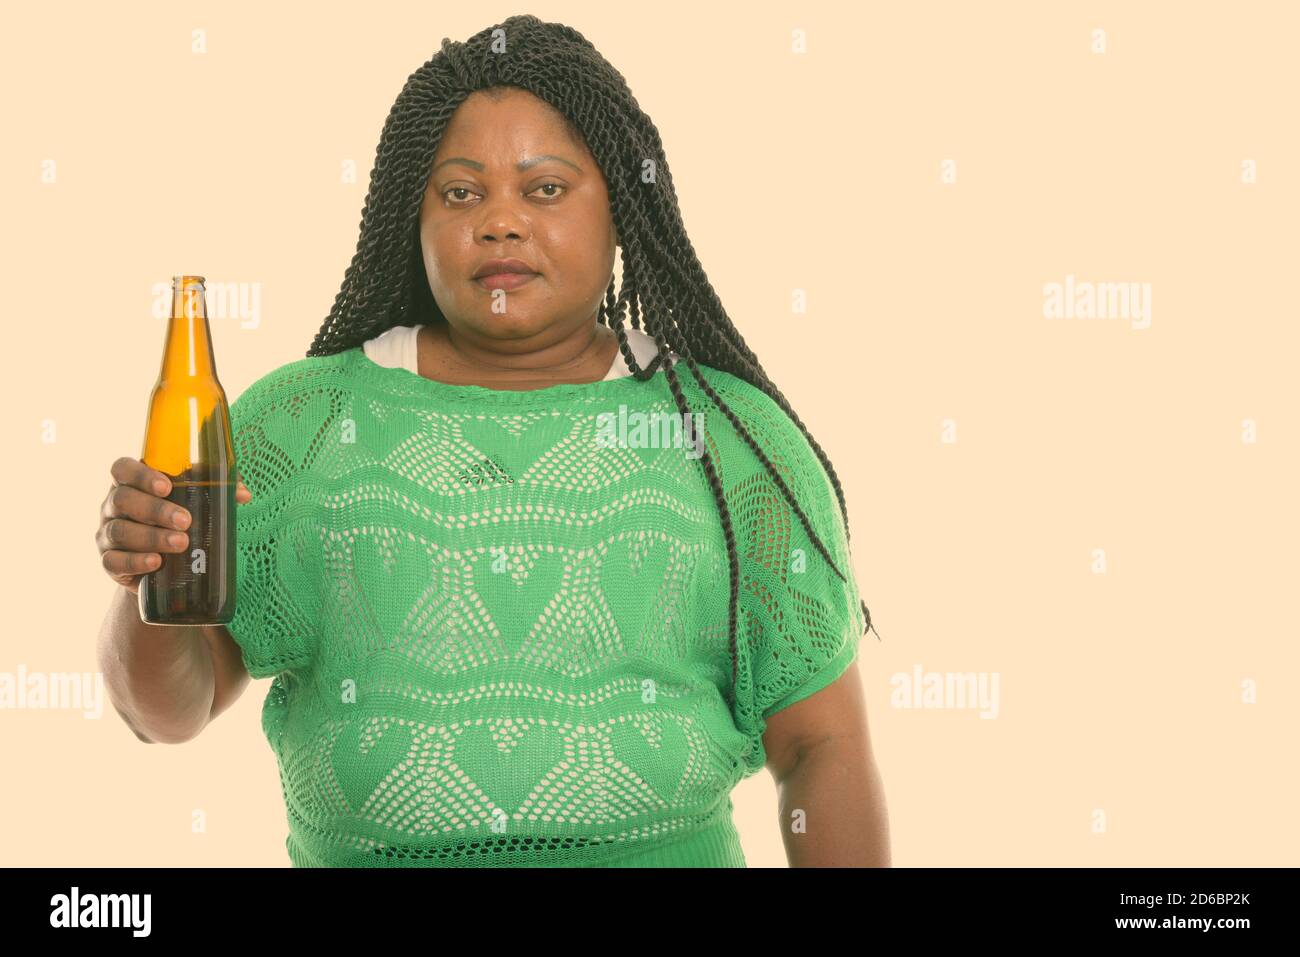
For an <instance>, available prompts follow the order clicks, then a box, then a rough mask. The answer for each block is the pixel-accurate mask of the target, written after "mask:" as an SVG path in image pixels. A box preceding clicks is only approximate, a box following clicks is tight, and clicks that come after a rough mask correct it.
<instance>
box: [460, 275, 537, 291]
mask: <svg viewBox="0 0 1300 957" xmlns="http://www.w3.org/2000/svg"><path fill="white" fill-rule="evenodd" d="M536 278H537V273H535V272H494V273H488V274H487V275H486V276H484V277H483V278H481V279H476V280H475V282H477V283H478V284H479V285H480V286H483V287H484V288H486V289H518V288H519V287H520V286H522V285H524V284H525V283H529V282H532V281H533V280H534V279H536Z"/></svg>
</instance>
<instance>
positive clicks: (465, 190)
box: [442, 186, 478, 199]
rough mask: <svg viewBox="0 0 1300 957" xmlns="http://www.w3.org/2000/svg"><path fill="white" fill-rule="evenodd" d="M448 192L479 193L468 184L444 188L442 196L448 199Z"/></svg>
mask: <svg viewBox="0 0 1300 957" xmlns="http://www.w3.org/2000/svg"><path fill="white" fill-rule="evenodd" d="M448 193H471V194H473V195H478V194H477V193H474V191H473V190H471V189H470V188H469V187H467V186H453V187H451V188H450V189H447V190H443V193H442V198H443V199H446V198H447V194H448ZM457 198H458V199H459V198H461V197H457Z"/></svg>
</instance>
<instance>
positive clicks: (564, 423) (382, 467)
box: [228, 346, 866, 867]
mask: <svg viewBox="0 0 1300 957" xmlns="http://www.w3.org/2000/svg"><path fill="white" fill-rule="evenodd" d="M700 368H701V370H702V374H703V375H704V377H705V379H706V380H707V381H708V382H709V384H710V385H711V386H712V387H713V388H714V389H715V390H716V392H717V393H718V394H719V395H720V396H721V397H722V399H723V400H724V401H725V402H726V403H727V404H728V405H729V406H730V407H731V408H732V409H733V410H734V411H735V413H736V415H737V416H738V417H739V418H740V420H741V421H742V422H745V423H746V424H747V425H748V427H749V430H750V433H751V435H752V436H753V437H754V439H755V440H756V441H757V443H758V445H759V447H760V448H761V449H763V451H764V452H765V453H766V454H767V455H768V457H769V458H770V459H771V460H772V461H773V463H774V465H775V466H776V467H777V469H778V470H779V472H780V473H781V475H782V478H783V479H784V481H785V482H786V483H787V484H788V485H789V487H790V489H791V490H792V491H793V492H794V494H795V496H796V498H797V500H798V501H799V503H800V505H801V507H802V508H803V510H804V513H805V515H807V516H808V519H809V521H810V522H811V523H812V524H813V527H814V528H815V529H816V530H817V533H818V535H819V536H820V538H821V540H822V541H823V542H824V543H825V545H826V547H827V549H828V551H829V553H830V554H831V555H832V556H833V557H834V559H835V564H836V566H837V567H838V568H839V569H840V570H842V571H843V572H844V578H841V577H840V575H838V574H837V573H836V572H835V570H834V569H832V568H831V567H830V566H829V565H828V564H827V562H826V561H825V559H824V558H823V557H822V555H821V553H820V552H819V551H818V550H817V548H816V546H815V544H814V543H813V542H812V541H811V539H810V538H809V537H808V535H807V533H806V531H805V530H804V527H803V525H802V523H801V522H800V521H799V518H798V516H797V515H796V514H795V513H794V511H793V510H792V509H791V508H790V507H789V505H788V504H787V503H786V501H785V499H784V497H783V496H782V494H781V492H780V489H779V488H778V487H777V485H776V483H775V482H774V481H773V480H772V478H771V476H770V475H769V474H768V473H767V471H766V469H764V467H763V465H762V463H761V462H760V461H759V460H758V458H757V456H756V455H755V454H754V452H753V450H752V449H751V448H750V447H749V446H748V445H747V444H746V443H745V441H744V439H743V438H742V437H741V436H740V435H739V434H738V433H737V432H736V430H735V429H734V427H733V426H732V424H731V422H730V421H728V419H727V418H726V416H725V415H724V414H723V413H722V412H721V411H719V410H718V409H717V408H716V407H714V406H713V405H712V403H711V401H710V400H709V398H708V397H707V395H706V394H705V393H704V391H703V389H702V388H700V386H699V383H698V382H696V380H695V378H694V377H693V375H692V374H691V372H690V371H689V369H688V368H687V366H686V364H685V363H684V362H680V361H679V362H678V363H677V365H676V366H675V369H676V371H677V372H678V374H679V379H680V382H681V386H682V389H683V393H684V395H685V397H686V399H687V401H688V405H689V408H690V409H691V410H692V413H693V415H692V416H691V418H690V419H689V420H686V421H683V419H682V416H681V415H680V414H679V413H678V412H677V407H676V405H675V403H674V401H673V397H672V393H671V391H670V388H669V384H668V381H667V376H666V375H665V373H664V372H663V371H659V372H657V373H656V374H655V375H654V376H652V377H651V378H649V379H647V380H645V381H638V380H637V379H636V378H634V377H633V376H630V375H628V376H624V377H622V378H616V379H607V380H603V381H600V382H592V383H587V384H565V385H555V386H550V387H547V388H541V389H535V390H530V391H509V390H497V389H489V388H486V387H483V386H475V385H452V384H448V383H443V382H436V381H434V380H431V379H427V378H425V377H423V376H420V375H418V374H416V373H414V372H411V371H410V370H408V369H405V368H401V367H393V368H390V367H386V366H381V365H379V364H377V363H376V362H374V361H373V360H372V359H370V358H369V357H367V356H366V355H365V353H364V350H363V349H362V347H360V346H358V347H355V348H352V349H349V350H347V351H344V352H340V353H336V354H334V355H330V356H322V357H310V358H306V359H300V360H297V361H294V362H290V363H288V364H286V365H283V366H281V367H280V368H278V369H275V370H273V371H272V372H270V373H268V374H267V375H265V376H263V377H262V378H261V379H259V380H258V381H256V382H255V383H254V384H253V385H252V386H250V387H249V388H248V389H247V390H245V391H244V393H243V394H242V395H241V396H240V397H239V398H238V399H237V400H236V401H235V402H234V403H233V405H232V406H231V420H232V429H233V432H234V445H235V457H236V463H237V466H238V468H239V472H240V475H241V477H242V478H243V480H244V483H245V484H246V485H247V486H248V488H249V490H250V491H251V492H252V494H253V499H252V501H251V502H249V503H248V504H243V505H240V506H238V510H237V516H238V518H237V524H236V543H237V552H238V564H237V589H238V591H237V606H236V614H235V618H234V620H233V621H231V622H230V624H229V625H228V628H229V630H230V633H231V635H232V636H233V637H234V639H235V641H236V642H237V643H238V644H239V645H240V647H241V649H242V651H243V658H244V663H245V665H246V666H247V668H248V671H249V673H250V674H251V675H252V676H253V677H256V678H262V677H273V678H274V680H273V681H272V683H271V685H270V689H269V691H268V694H267V696H266V699H265V702H264V704H263V707H262V728H263V730H264V732H265V734H266V737H267V740H268V741H269V742H270V745H271V748H272V750H273V752H274V754H275V757H276V760H277V762H278V767H279V773H280V783H281V787H282V790H283V794H284V801H285V807H286V811H287V818H288V828H289V833H288V837H287V840H286V848H287V850H288V855H289V860H290V862H291V863H292V864H293V865H294V866H299V867H312V866H317V867H321V866H324V867H330V866H383V867H398V866H408V867H409V866H417V867H446V866H459V867H467V866H472V867H519V866H552V867H553V866H634V867H635V866H702V867H711V866H732V867H743V866H745V859H744V855H743V853H742V851H741V847H740V842H739V839H738V836H737V833H736V829H735V827H734V825H733V823H732V802H731V796H730V795H731V791H732V789H733V788H734V786H735V785H736V783H737V782H738V781H740V780H741V779H742V778H744V777H746V776H747V775H750V774H753V773H755V772H757V771H759V770H760V769H762V768H763V766H764V764H765V761H766V756H765V753H764V748H763V739H762V735H763V731H764V728H765V727H766V719H767V718H768V717H770V716H771V715H772V714H773V713H775V712H776V711H779V710H781V709H782V708H785V707H788V706H789V705H791V704H794V703H795V702H797V701H800V700H802V699H804V698H806V697H807V696H809V695H811V694H812V693H814V692H816V691H818V690H820V689H822V688H824V687H825V686H826V685H828V684H830V683H831V682H832V681H834V680H835V679H836V678H837V677H839V676H840V675H841V674H843V673H844V671H845V669H847V668H848V666H849V665H850V663H851V662H852V661H853V659H854V657H855V655H856V653H857V647H858V643H859V639H860V638H861V635H862V632H863V630H864V628H865V627H866V617H865V615H864V611H865V605H864V604H862V602H861V599H860V598H859V595H858V590H857V586H856V584H855V581H854V577H853V573H852V570H851V563H850V556H849V549H848V543H847V540H846V537H845V534H844V527H843V521H842V518H841V515H840V510H839V504H838V502H837V500H836V496H835V491H834V488H833V487H832V485H831V483H830V481H829V479H828V477H827V474H826V471H825V469H823V468H822V466H821V463H820V462H819V461H818V459H817V457H816V455H815V454H814V453H813V451H812V448H811V447H810V446H809V444H808V441H807V439H805V438H804V436H803V434H802V432H800V430H799V428H798V427H797V426H796V425H795V424H794V422H793V421H792V420H791V419H790V418H789V417H788V416H787V415H786V414H785V413H784V412H783V411H782V410H781V409H780V407H779V406H778V405H777V404H776V402H774V401H773V400H772V399H771V398H769V397H768V396H767V395H766V394H764V393H763V392H762V391H760V390H759V389H757V388H756V387H754V386H752V385H750V384H749V383H747V382H745V381H744V380H742V379H740V378H738V377H736V376H733V375H731V374H728V373H726V372H722V371H720V370H717V369H713V368H711V367H708V366H700ZM706 444H707V448H708V450H709V453H710V454H711V456H712V458H713V462H714V465H715V467H716V468H717V470H718V474H719V477H720V479H721V483H722V488H723V490H724V494H725V499H726V502H727V506H728V509H729V511H730V514H731V524H732V529H733V533H734V535H735V543H736V548H737V553H738V561H739V563H740V576H739V597H738V607H737V629H736V648H735V665H734V667H735V669H736V672H735V673H736V678H735V679H734V680H733V659H732V651H731V649H730V648H729V647H728V628H727V623H728V615H727V612H728V596H729V587H730V577H729V575H730V567H729V562H728V558H727V548H726V540H725V538H724V533H723V527H722V522H721V517H720V514H719V510H718V507H717V504H716V502H715V500H714V497H713V493H712V491H711V489H710V485H709V481H708V478H707V476H706V474H705V472H704V469H703V467H702V461H701V452H702V450H703V448H704V447H705V445H706Z"/></svg>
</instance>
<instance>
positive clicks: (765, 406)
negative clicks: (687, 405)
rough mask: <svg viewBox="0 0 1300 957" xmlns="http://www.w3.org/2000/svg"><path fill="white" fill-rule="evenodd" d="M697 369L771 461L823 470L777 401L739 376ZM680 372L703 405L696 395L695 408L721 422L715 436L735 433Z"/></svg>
mask: <svg viewBox="0 0 1300 957" xmlns="http://www.w3.org/2000/svg"><path fill="white" fill-rule="evenodd" d="M697 366H698V367H699V369H700V372H701V374H702V376H703V377H704V380H705V381H706V382H707V383H708V384H709V386H710V387H711V388H712V389H713V391H714V393H715V394H716V395H717V396H718V398H720V399H721V400H722V401H723V402H724V403H725V404H726V405H727V407H728V408H729V409H730V410H731V411H732V412H733V413H735V416H736V418H737V419H738V420H740V422H741V423H742V424H743V425H744V426H745V428H746V430H747V431H748V432H749V434H750V436H751V437H753V439H754V440H755V441H756V442H757V443H758V445H759V447H760V448H762V449H763V451H764V452H766V453H767V454H768V456H769V457H770V458H774V459H776V458H779V459H781V460H782V461H783V462H784V463H785V464H786V465H788V466H796V467H797V468H798V469H799V470H800V471H805V470H808V469H811V470H813V471H814V472H818V471H821V462H820V461H819V460H818V458H817V455H816V453H815V452H814V451H813V448H812V446H811V444H809V442H808V439H807V437H806V436H805V435H804V434H803V430H802V429H801V428H800V427H799V424H798V423H797V422H795V421H794V419H792V418H791V417H790V416H789V415H788V414H787V413H786V411H785V409H783V408H781V404H780V403H779V402H778V401H777V400H776V399H774V398H773V397H772V396H770V395H768V394H767V393H766V392H764V391H763V390H762V389H760V388H759V387H758V386H756V385H754V384H752V383H750V382H747V381H746V380H744V379H742V378H740V377H739V376H736V375H733V374H731V373H729V372H723V371H722V370H721V369H715V368H713V367H712V366H707V365H703V364H700V363H697ZM677 369H678V372H679V376H680V378H681V379H682V380H683V381H684V380H687V379H689V380H691V382H692V387H691V389H692V392H693V393H694V396H698V397H699V399H702V400H703V402H704V405H700V404H699V399H696V398H694V396H693V398H692V407H693V408H697V407H698V408H703V409H705V412H706V414H705V418H706V420H708V419H716V420H718V423H719V428H718V429H716V430H713V434H716V435H718V436H721V435H723V434H725V433H726V432H728V431H730V432H731V433H733V434H734V432H735V428H734V425H733V424H732V423H731V422H730V419H729V418H728V417H727V416H726V414H725V413H724V412H722V411H721V410H720V409H718V408H716V407H715V406H714V405H713V403H712V401H711V400H710V399H709V397H708V396H707V395H706V394H705V393H704V391H703V389H702V388H701V387H700V386H699V385H698V383H695V381H694V380H695V377H694V376H693V375H691V373H690V371H689V370H688V369H687V368H686V366H685V365H678V366H677ZM723 423H725V424H726V426H727V427H728V428H727V429H722V428H721V427H720V426H721V425H722V424H723ZM737 441H740V442H741V443H742V444H744V445H745V447H746V448H748V444H747V443H744V441H743V439H740V438H739V437H737Z"/></svg>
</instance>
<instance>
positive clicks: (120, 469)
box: [109, 455, 172, 495]
mask: <svg viewBox="0 0 1300 957" xmlns="http://www.w3.org/2000/svg"><path fill="white" fill-rule="evenodd" d="M109 472H110V474H112V476H113V483H114V484H115V485H130V486H131V487H133V488H138V489H140V491H142V492H149V493H150V494H151V495H169V494H171V490H172V480H171V478H170V477H169V476H168V475H167V474H166V473H165V472H160V471H158V470H157V469H155V468H150V467H149V466H148V465H145V464H144V463H143V462H141V461H140V460H139V459H133V458H130V457H128V456H125V455H124V456H122V457H121V458H120V459H118V460H117V461H116V462H114V463H113V465H112V467H111V468H110V469H109Z"/></svg>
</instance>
